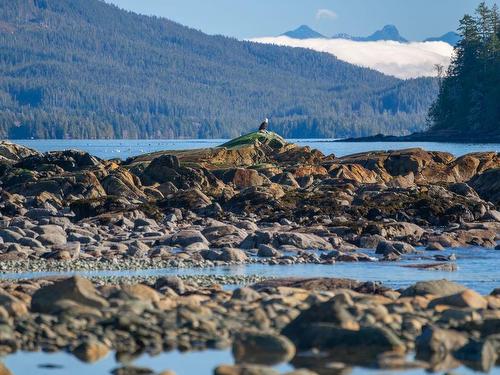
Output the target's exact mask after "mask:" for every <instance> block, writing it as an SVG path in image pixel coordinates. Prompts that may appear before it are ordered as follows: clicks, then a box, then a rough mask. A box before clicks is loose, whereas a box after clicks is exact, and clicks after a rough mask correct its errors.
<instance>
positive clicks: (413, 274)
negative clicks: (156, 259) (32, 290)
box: [0, 247, 500, 294]
mask: <svg viewBox="0 0 500 375" xmlns="http://www.w3.org/2000/svg"><path fill="white" fill-rule="evenodd" d="M363 252H364V253H366V254H368V255H371V256H375V254H374V251H373V250H364V251H363ZM452 253H454V254H455V255H456V256H457V261H456V264H457V266H458V271H455V272H447V271H431V270H420V269H415V268H408V267H404V266H405V265H406V266H407V265H411V264H426V263H436V262H435V261H434V260H433V259H432V256H433V255H436V254H442V255H450V254H452ZM499 264H500V251H497V250H487V249H484V248H479V247H471V248H463V249H452V250H451V249H450V250H446V251H444V252H436V251H432V252H431V251H423V250H422V251H421V252H420V253H419V254H412V255H409V256H406V257H405V258H404V260H402V261H399V262H339V263H335V264H331V265H323V264H292V265H276V266H271V265H267V264H248V265H234V266H223V267H211V268H164V269H152V270H120V271H76V272H26V273H4V274H0V278H8V279H12V278H20V279H23V278H37V277H48V276H70V275H75V274H78V275H81V276H86V277H99V276H100V277H132V276H142V277H147V276H154V277H159V276H173V275H179V276H189V275H193V276H196V275H221V276H239V275H245V276H250V275H259V276H266V277H340V278H350V279H356V280H360V281H380V282H382V283H383V284H385V285H386V286H389V287H392V288H405V287H408V286H409V285H412V284H414V283H416V282H417V281H424V280H431V279H432V280H436V279H448V280H452V281H455V282H457V283H460V284H463V285H465V286H467V287H469V288H472V289H475V290H476V291H478V292H479V293H482V294H489V293H490V292H491V291H492V290H493V289H495V288H497V287H499V286H500V273H499V272H498V266H499Z"/></svg>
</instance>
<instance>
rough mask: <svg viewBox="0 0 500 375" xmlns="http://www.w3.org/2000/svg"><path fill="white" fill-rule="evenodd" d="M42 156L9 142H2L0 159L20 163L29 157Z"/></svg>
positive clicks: (0, 144)
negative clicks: (19, 161)
mask: <svg viewBox="0 0 500 375" xmlns="http://www.w3.org/2000/svg"><path fill="white" fill-rule="evenodd" d="M35 155H40V154H39V153H38V152H37V151H35V150H33V149H31V148H28V147H24V146H21V145H18V144H15V143H11V142H8V141H0V159H5V160H9V161H18V160H21V159H23V158H27V157H29V156H35Z"/></svg>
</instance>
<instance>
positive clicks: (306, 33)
mask: <svg viewBox="0 0 500 375" xmlns="http://www.w3.org/2000/svg"><path fill="white" fill-rule="evenodd" d="M282 35H284V36H288V37H290V38H293V39H316V38H325V36H324V35H323V34H320V33H318V32H317V31H315V30H313V29H311V28H310V27H309V26H307V25H301V26H299V27H298V28H296V29H295V30H292V31H288V32H286V33H284V34H282Z"/></svg>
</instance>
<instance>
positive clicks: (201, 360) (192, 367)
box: [3, 350, 500, 375]
mask: <svg viewBox="0 0 500 375" xmlns="http://www.w3.org/2000/svg"><path fill="white" fill-rule="evenodd" d="M3 363H4V364H5V366H6V367H7V368H8V369H9V370H10V371H11V372H12V374H13V375H27V374H30V375H69V374H71V375H88V374H90V373H92V374H95V375H101V374H110V373H111V371H112V370H113V369H115V368H117V367H121V366H123V364H120V363H119V362H118V361H117V360H116V359H115V356H114V355H113V354H111V353H110V354H108V356H107V357H105V358H103V359H102V360H100V361H98V362H96V363H93V364H89V363H84V362H81V361H80V360H78V359H77V358H76V357H74V356H73V355H71V354H68V353H64V352H60V353H43V352H36V353H29V352H18V353H15V354H12V355H9V356H7V357H6V358H4V359H3ZM233 363H234V360H233V358H232V355H231V352H230V351H229V350H225V351H216V350H206V351H203V352H189V353H179V352H170V353H162V354H159V355H157V356H150V355H147V354H145V355H142V356H140V357H139V358H137V359H136V360H134V361H133V362H132V363H130V365H132V366H137V367H144V368H149V369H151V370H153V371H155V372H157V373H158V372H161V371H165V370H171V371H174V372H175V373H176V374H177V375H211V374H213V370H214V369H215V368H216V367H217V366H219V365H222V364H233ZM275 369H276V370H278V371H279V372H280V373H285V372H289V371H292V370H293V369H294V368H293V366H292V365H290V364H281V365H278V366H276V367H275ZM457 370H458V371H459V373H460V374H464V375H466V374H467V375H468V374H479V373H477V372H475V371H473V370H471V369H468V368H466V367H460V368H458V369H457ZM497 370H500V369H499V368H496V369H492V370H491V372H490V373H491V374H493V373H496V371H497ZM343 373H345V374H347V373H349V374H351V375H383V374H393V375H396V374H405V375H424V374H429V372H427V371H425V370H423V369H416V370H407V371H402V370H399V371H388V370H373V369H367V368H361V367H354V368H352V369H345V372H343Z"/></svg>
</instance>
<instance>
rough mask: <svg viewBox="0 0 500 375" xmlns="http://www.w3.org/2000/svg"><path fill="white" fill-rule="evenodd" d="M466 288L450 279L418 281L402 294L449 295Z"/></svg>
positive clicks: (406, 295)
mask: <svg viewBox="0 0 500 375" xmlns="http://www.w3.org/2000/svg"><path fill="white" fill-rule="evenodd" d="M466 289H467V288H466V287H465V286H463V285H460V284H457V283H454V282H452V281H448V280H431V281H419V282H418V283H416V284H414V285H412V286H410V287H408V288H406V289H405V290H404V291H403V293H402V296H403V297H412V296H425V295H427V294H431V295H434V296H449V295H452V294H455V293H460V292H463V291H464V290H466Z"/></svg>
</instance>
